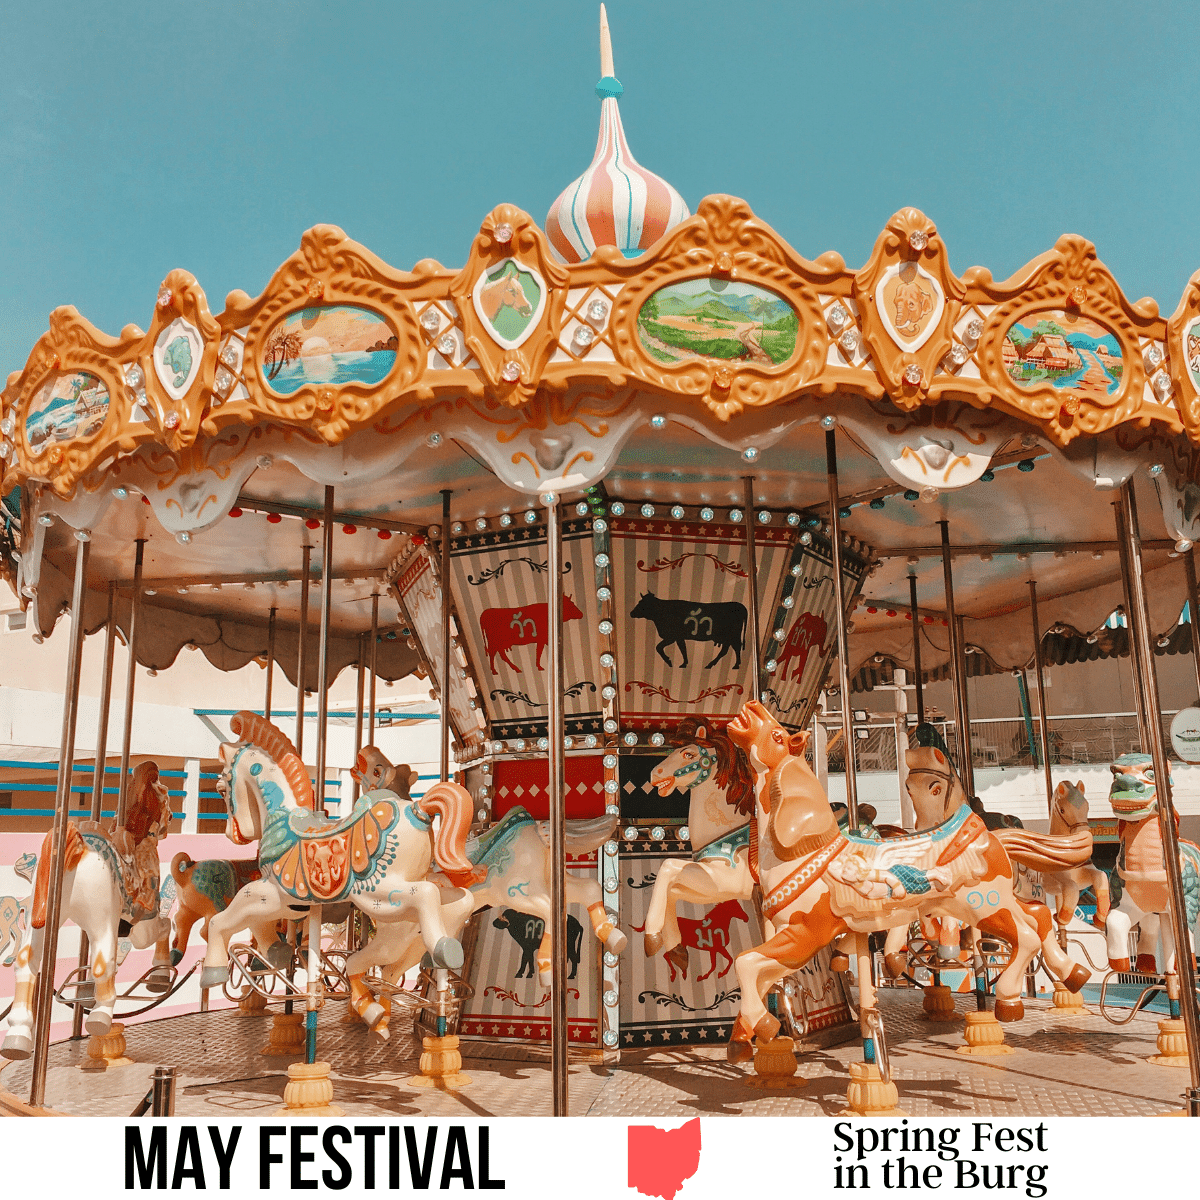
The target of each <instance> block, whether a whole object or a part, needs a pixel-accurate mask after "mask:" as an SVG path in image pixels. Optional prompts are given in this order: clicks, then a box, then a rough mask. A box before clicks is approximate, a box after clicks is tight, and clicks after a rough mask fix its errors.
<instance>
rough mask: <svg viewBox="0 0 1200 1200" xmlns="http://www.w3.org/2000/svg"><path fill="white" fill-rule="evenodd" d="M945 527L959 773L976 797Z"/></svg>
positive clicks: (946, 527)
mask: <svg viewBox="0 0 1200 1200" xmlns="http://www.w3.org/2000/svg"><path fill="white" fill-rule="evenodd" d="M938 524H939V525H940V526H941V527H942V576H943V579H944V580H945V586H946V624H947V627H948V628H949V630H950V679H951V684H952V686H953V688H954V709H955V718H954V724H955V726H956V727H957V730H958V759H959V762H958V771H959V775H960V776H961V778H962V782H963V786H964V787H965V788H966V789H967V795H968V796H974V795H975V771H974V769H973V768H974V764H973V763H972V762H971V731H970V729H969V728H968V727H967V705H966V687H967V681H966V678H965V676H966V670H965V666H964V663H963V655H962V644H961V642H960V641H959V636H958V634H959V630H958V618H957V616H956V615H955V612H954V576H953V573H952V571H951V569H950V522H949V521H939V522H938Z"/></svg>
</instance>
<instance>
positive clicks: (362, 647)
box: [353, 637, 367, 800]
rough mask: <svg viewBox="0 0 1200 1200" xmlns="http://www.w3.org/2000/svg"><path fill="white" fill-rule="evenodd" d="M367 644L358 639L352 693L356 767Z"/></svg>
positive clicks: (364, 685)
mask: <svg viewBox="0 0 1200 1200" xmlns="http://www.w3.org/2000/svg"><path fill="white" fill-rule="evenodd" d="M366 664H367V644H366V642H365V641H363V639H362V637H359V639H358V686H357V688H356V689H355V693H354V762H355V766H356V767H357V765H358V755H359V751H361V750H362V748H363V740H362V735H363V691H364V689H365V687H366V683H367V665H366ZM358 788H359V783H358V780H357V779H356V780H355V781H354V793H353V799H355V800H357V799H358Z"/></svg>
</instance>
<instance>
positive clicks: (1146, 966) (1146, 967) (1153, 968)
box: [1134, 954, 1158, 975]
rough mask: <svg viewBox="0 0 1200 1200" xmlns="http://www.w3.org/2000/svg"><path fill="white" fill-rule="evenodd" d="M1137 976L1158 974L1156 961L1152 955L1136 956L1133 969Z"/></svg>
mask: <svg viewBox="0 0 1200 1200" xmlns="http://www.w3.org/2000/svg"><path fill="white" fill-rule="evenodd" d="M1134 970H1135V971H1137V973H1138V974H1139V975H1157V974H1158V959H1156V958H1155V957H1154V955H1153V954H1139V955H1138V956H1137V966H1135V967H1134Z"/></svg>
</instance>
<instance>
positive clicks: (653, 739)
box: [650, 733, 667, 746]
mask: <svg viewBox="0 0 1200 1200" xmlns="http://www.w3.org/2000/svg"><path fill="white" fill-rule="evenodd" d="M666 740H667V739H666V738H665V737H663V735H662V734H661V733H652V734H651V735H650V745H652V746H661V745H662V744H663V743H664V742H665V741H666Z"/></svg>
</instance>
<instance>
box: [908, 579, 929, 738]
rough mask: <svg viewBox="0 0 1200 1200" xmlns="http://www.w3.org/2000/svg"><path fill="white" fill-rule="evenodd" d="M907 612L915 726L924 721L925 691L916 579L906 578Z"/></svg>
mask: <svg viewBox="0 0 1200 1200" xmlns="http://www.w3.org/2000/svg"><path fill="white" fill-rule="evenodd" d="M908 601H909V611H910V612H911V613H912V627H913V675H914V676H915V677H916V678H915V679H914V683H915V684H916V687H917V724H918V725H921V724H924V721H925V689H924V688H923V687H922V685H921V624H920V621H921V618H920V616H919V615H918V614H917V577H916V576H915V575H910V576H909V577H908Z"/></svg>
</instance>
